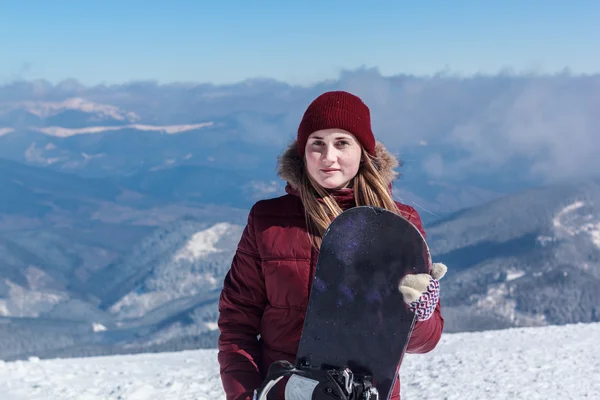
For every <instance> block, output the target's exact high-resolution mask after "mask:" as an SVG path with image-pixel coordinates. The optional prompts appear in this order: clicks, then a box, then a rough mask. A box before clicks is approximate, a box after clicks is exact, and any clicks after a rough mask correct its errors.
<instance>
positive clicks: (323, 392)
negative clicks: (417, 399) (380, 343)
mask: <svg viewBox="0 0 600 400" xmlns="http://www.w3.org/2000/svg"><path fill="white" fill-rule="evenodd" d="M286 376H289V377H290V379H289V381H288V382H287V384H286V387H285V399H291V398H295V399H298V398H301V399H310V400H332V399H336V400H379V392H378V391H377V388H376V387H375V386H374V385H373V381H372V380H373V378H372V377H371V376H370V375H367V374H354V373H353V372H352V371H351V370H350V369H349V368H344V369H339V368H335V367H331V368H328V367H324V368H315V367H311V366H310V365H309V364H308V363H306V362H304V361H300V362H299V363H298V365H297V366H294V365H293V364H291V363H290V362H288V361H276V362H274V363H273V364H271V366H270V367H269V371H268V372H267V377H266V378H265V380H264V382H263V384H262V386H261V387H260V388H258V389H256V390H255V391H254V396H253V400H267V395H268V394H269V392H270V391H271V389H273V387H274V386H275V385H276V384H277V383H278V382H279V381H280V380H281V379H283V378H284V377H286Z"/></svg>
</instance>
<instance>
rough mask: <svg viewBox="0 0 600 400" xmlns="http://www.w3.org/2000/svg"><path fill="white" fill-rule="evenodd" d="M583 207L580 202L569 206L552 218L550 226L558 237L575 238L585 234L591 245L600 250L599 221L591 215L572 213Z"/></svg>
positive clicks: (583, 204)
mask: <svg viewBox="0 0 600 400" xmlns="http://www.w3.org/2000/svg"><path fill="white" fill-rule="evenodd" d="M584 206H585V203H584V202H582V201H576V202H574V203H572V204H569V205H568V206H566V207H564V208H563V209H562V210H560V211H559V212H558V213H557V214H556V215H555V216H554V218H553V220H552V224H553V226H554V229H555V230H556V232H557V234H558V235H559V236H560V235H565V236H576V235H579V234H581V233H586V234H588V235H589V237H590V239H591V241H592V243H594V245H595V246H597V247H598V248H600V220H598V219H597V217H596V216H594V215H592V214H581V215H578V214H574V215H573V211H576V210H578V209H580V208H582V207H584Z"/></svg>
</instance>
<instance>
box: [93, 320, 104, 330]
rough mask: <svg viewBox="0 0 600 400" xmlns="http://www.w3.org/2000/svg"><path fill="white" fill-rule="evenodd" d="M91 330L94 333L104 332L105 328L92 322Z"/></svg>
mask: <svg viewBox="0 0 600 400" xmlns="http://www.w3.org/2000/svg"><path fill="white" fill-rule="evenodd" d="M92 329H93V330H94V332H103V331H105V330H106V326H104V325H102V324H100V323H98V322H94V323H93V324H92Z"/></svg>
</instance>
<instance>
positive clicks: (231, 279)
mask: <svg viewBox="0 0 600 400" xmlns="http://www.w3.org/2000/svg"><path fill="white" fill-rule="evenodd" d="M254 229H255V226H254V207H253V208H252V210H251V211H250V214H249V216H248V223H247V225H246V227H245V228H244V231H243V233H242V237H241V239H240V242H239V244H238V248H237V251H236V253H235V255H234V258H233V261H232V264H231V268H230V270H229V272H228V273H227V275H226V277H225V280H224V284H223V290H222V291H221V297H220V299H219V320H218V326H219V331H220V336H219V341H218V346H219V352H218V361H219V365H220V373H221V381H222V383H223V388H224V391H225V394H226V398H227V400H234V399H235V400H246V399H251V398H252V392H253V391H254V389H256V388H258V387H259V386H260V385H261V384H262V380H261V376H260V373H259V365H260V348H259V342H258V337H257V336H258V335H259V334H260V325H261V318H262V314H263V310H264V307H265V304H266V293H265V283H264V278H263V275H262V271H261V263H260V261H261V259H260V256H259V254H258V250H257V245H256V236H255V232H254Z"/></svg>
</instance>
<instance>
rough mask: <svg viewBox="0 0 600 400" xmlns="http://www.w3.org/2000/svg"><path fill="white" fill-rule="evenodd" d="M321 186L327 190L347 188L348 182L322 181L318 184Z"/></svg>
mask: <svg viewBox="0 0 600 400" xmlns="http://www.w3.org/2000/svg"><path fill="white" fill-rule="evenodd" d="M318 183H319V185H321V186H322V187H323V188H325V189H336V188H339V187H342V186H345V185H346V184H347V183H348V182H345V181H344V182H342V181H338V180H335V181H334V180H326V181H321V182H318Z"/></svg>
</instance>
